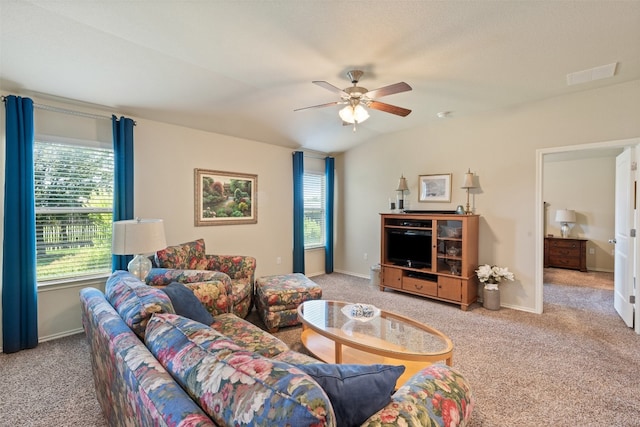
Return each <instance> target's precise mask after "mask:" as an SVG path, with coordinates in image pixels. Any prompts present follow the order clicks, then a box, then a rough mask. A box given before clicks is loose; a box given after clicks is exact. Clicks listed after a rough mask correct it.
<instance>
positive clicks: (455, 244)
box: [436, 219, 466, 276]
mask: <svg viewBox="0 0 640 427" xmlns="http://www.w3.org/2000/svg"><path fill="white" fill-rule="evenodd" d="M436 230H437V231H436V232H437V240H436V248H437V250H436V258H437V272H438V273H442V274H451V275H452V276H460V275H461V274H462V261H463V256H464V255H465V253H464V252H465V249H466V248H465V245H464V244H463V242H464V240H463V230H464V227H463V221H461V220H453V219H449V220H441V219H439V220H438V223H437V228H436Z"/></svg>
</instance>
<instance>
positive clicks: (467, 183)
mask: <svg viewBox="0 0 640 427" xmlns="http://www.w3.org/2000/svg"><path fill="white" fill-rule="evenodd" d="M461 188H464V189H466V190H467V206H466V209H465V210H464V213H466V214H467V215H471V214H472V213H473V211H472V210H471V205H469V190H470V189H472V188H476V185H475V184H474V183H473V172H471V169H469V171H468V172H467V173H465V174H464V182H463V184H462V187H461Z"/></svg>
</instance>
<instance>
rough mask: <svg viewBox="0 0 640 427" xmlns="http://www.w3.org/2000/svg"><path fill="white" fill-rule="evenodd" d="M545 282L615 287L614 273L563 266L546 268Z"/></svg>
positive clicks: (602, 287) (600, 287) (605, 287)
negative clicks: (572, 268)
mask: <svg viewBox="0 0 640 427" xmlns="http://www.w3.org/2000/svg"><path fill="white" fill-rule="evenodd" d="M543 282H544V283H554V284H556V285H570V286H586V287H588V288H596V289H613V273H607V272H604V271H587V272H586V273H584V272H582V271H578V270H567V269H563V268H545V269H544V275H543Z"/></svg>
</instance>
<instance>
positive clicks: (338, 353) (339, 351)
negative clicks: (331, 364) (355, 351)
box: [333, 342, 342, 363]
mask: <svg viewBox="0 0 640 427" xmlns="http://www.w3.org/2000/svg"><path fill="white" fill-rule="evenodd" d="M333 346H334V349H335V361H336V362H335V363H342V344H340V343H338V342H336V343H334V344H333Z"/></svg>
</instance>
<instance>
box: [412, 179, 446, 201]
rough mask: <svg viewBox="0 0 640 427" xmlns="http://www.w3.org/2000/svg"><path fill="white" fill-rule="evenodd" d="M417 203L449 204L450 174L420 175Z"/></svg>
mask: <svg viewBox="0 0 640 427" xmlns="http://www.w3.org/2000/svg"><path fill="white" fill-rule="evenodd" d="M418 188H419V189H420V194H419V196H418V201H419V202H451V174H450V173H443V174H438V175H420V176H419V177H418Z"/></svg>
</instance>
